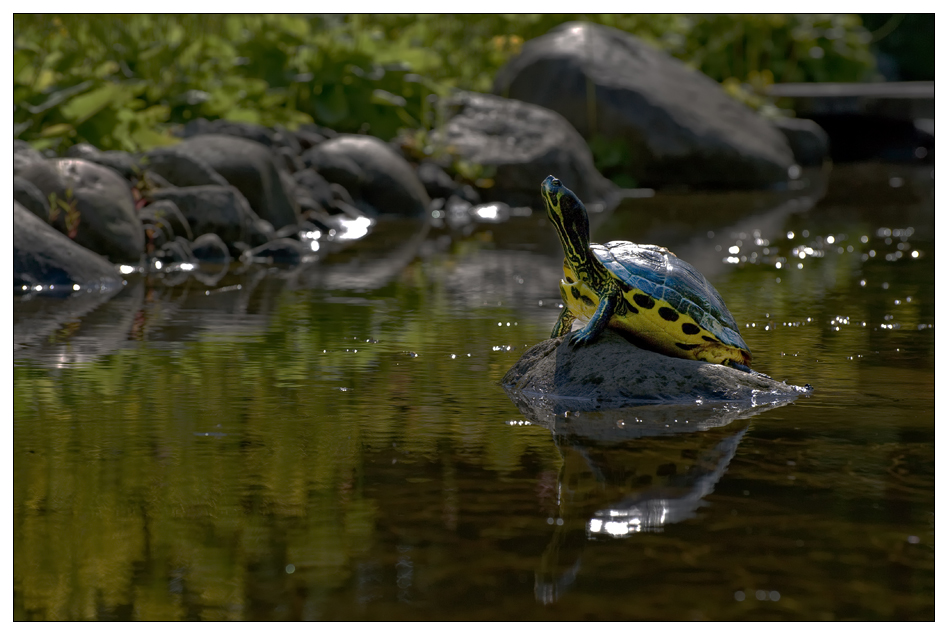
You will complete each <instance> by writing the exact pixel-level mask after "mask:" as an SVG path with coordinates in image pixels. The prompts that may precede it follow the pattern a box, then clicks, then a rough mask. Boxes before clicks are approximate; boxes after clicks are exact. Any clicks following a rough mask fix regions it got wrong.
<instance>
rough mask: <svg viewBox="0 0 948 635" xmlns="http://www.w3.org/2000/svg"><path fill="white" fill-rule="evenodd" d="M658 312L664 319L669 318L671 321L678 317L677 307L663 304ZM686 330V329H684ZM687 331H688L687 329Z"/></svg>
mask: <svg viewBox="0 0 948 635" xmlns="http://www.w3.org/2000/svg"><path fill="white" fill-rule="evenodd" d="M658 314H659V315H660V316H662V319H663V320H668V321H669V322H674V321H675V320H677V319H678V311H676V310H675V309H672V308H669V307H667V306H663V307H662V308H660V309H659V310H658ZM682 330H684V329H682ZM685 332H686V333H687V331H685Z"/></svg>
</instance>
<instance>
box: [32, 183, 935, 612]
mask: <svg viewBox="0 0 948 635" xmlns="http://www.w3.org/2000/svg"><path fill="white" fill-rule="evenodd" d="M814 178H815V177H814ZM898 179H901V181H899V180H898ZM820 197H821V198H820ZM816 198H820V200H819V202H818V203H816V204H815V206H814V205H813V204H814V202H815V200H814V199H816ZM933 201H934V195H933V182H932V180H931V173H930V170H929V169H926V170H917V169H909V168H905V167H896V166H856V167H839V168H837V169H836V170H835V171H834V172H833V175H832V179H831V181H830V183H829V186H828V189H827V190H826V191H823V190H822V189H821V187H820V186H818V185H817V186H814V187H813V188H811V189H809V190H801V191H800V192H795V193H783V194H779V193H774V194H716V195H690V196H689V195H684V194H682V195H662V196H657V197H655V198H653V199H646V200H634V201H629V202H627V203H625V204H624V205H623V207H622V208H620V209H619V210H618V211H616V212H615V213H614V214H613V215H611V216H610V217H609V218H607V219H603V220H600V219H596V220H594V236H593V237H594V239H598V240H608V239H620V238H621V239H634V240H638V241H640V242H657V243H660V244H663V245H665V246H668V247H669V248H671V249H673V250H674V251H676V253H677V254H678V255H679V256H680V257H682V258H684V259H686V260H688V261H690V262H692V263H693V264H695V265H696V266H697V267H698V268H699V269H700V270H702V271H703V272H704V273H705V274H706V275H707V276H708V277H709V279H710V280H711V281H712V282H713V283H714V284H715V286H716V287H717V289H718V290H719V291H720V292H721V294H722V296H723V297H724V298H725V300H726V301H727V303H728V306H729V308H730V309H731V312H732V313H733V314H734V315H735V317H736V318H737V320H738V322H739V324H740V325H741V330H742V334H743V336H744V339H745V340H746V341H747V343H748V345H749V346H750V348H751V350H752V351H753V352H754V366H755V368H757V369H758V370H760V371H762V372H765V373H768V374H770V375H772V376H773V377H775V378H777V379H781V380H787V381H789V382H791V383H797V384H803V383H810V384H812V385H813V386H815V388H816V390H815V391H814V393H813V394H812V396H810V397H802V398H800V399H799V400H797V401H796V402H795V403H793V404H792V405H788V406H784V407H778V408H773V409H769V410H764V409H762V410H761V411H759V412H751V413H746V412H743V413H742V412H735V411H731V410H729V409H728V408H726V407H723V406H720V405H715V406H711V405H707V404H706V405H704V406H694V407H693V408H686V409H679V410H668V409H665V410H662V409H661V408H658V409H656V408H652V409H641V410H638V411H629V412H627V413H624V414H622V418H621V419H617V418H616V417H612V418H611V419H610V418H608V417H605V418H602V417H601V418H600V419H598V420H597V419H596V418H595V417H594V416H593V415H591V414H589V413H587V414H585V415H584V414H580V415H579V416H578V417H577V416H575V413H571V416H569V417H563V416H562V415H561V416H559V417H555V418H552V419H551V421H553V422H554V425H553V427H554V428H555V429H556V430H557V432H556V434H554V433H552V432H551V430H550V429H549V428H548V427H544V426H542V425H539V422H536V421H531V420H529V419H528V418H526V417H525V416H524V415H523V414H522V413H521V412H519V411H518V410H517V408H516V407H515V406H514V405H513V403H512V402H511V400H510V399H509V398H508V397H507V395H506V394H505V393H504V391H503V389H502V388H501V387H500V385H499V381H500V379H501V377H503V374H504V373H505V372H506V370H507V369H508V368H509V367H510V366H511V365H512V364H513V363H514V361H515V360H516V359H517V358H518V357H519V356H520V355H521V354H522V352H523V351H524V350H525V349H526V348H527V347H529V346H531V345H533V344H535V343H536V342H538V341H540V340H542V339H544V338H546V337H548V335H549V331H550V329H551V327H552V325H553V323H554V321H555V320H556V316H557V313H558V310H559V309H558V307H557V303H558V292H557V287H556V284H557V281H558V278H559V275H560V272H559V268H558V267H559V259H560V255H559V254H558V246H557V243H556V239H555V236H554V235H553V231H552V228H551V227H550V226H549V224H548V221H546V220H545V218H544V216H543V215H542V214H534V215H533V216H531V217H527V218H514V219H512V220H511V221H509V222H508V223H506V224H501V225H489V224H485V225H481V226H479V227H477V228H476V229H475V230H474V231H473V232H471V233H470V235H468V236H466V237H455V238H454V239H451V238H449V237H448V235H447V233H446V232H445V231H444V230H438V229H434V230H432V231H430V232H428V233H427V234H424V233H423V231H419V229H418V228H417V227H415V226H412V225H411V224H410V223H409V224H406V223H403V224H400V225H398V226H397V227H396V226H393V227H389V228H388V229H387V230H386V231H385V232H382V231H379V230H377V231H376V232H375V233H374V234H373V236H374V237H373V236H370V237H369V238H367V239H366V241H372V242H363V243H360V244H359V245H360V246H357V247H355V248H351V249H349V250H345V251H342V252H340V253H338V254H335V255H333V256H331V257H330V258H329V259H328V260H327V261H326V262H324V263H323V264H322V265H320V266H317V267H315V268H313V269H307V270H304V271H295V272H294V271H285V270H283V271H276V270H275V271H272V272H269V273H267V272H266V271H265V270H264V269H256V270H254V271H252V272H250V273H245V274H241V275H234V274H232V273H229V274H227V275H226V276H224V277H223V278H222V279H221V280H220V281H218V282H217V283H216V284H215V285H213V286H211V287H208V286H205V285H204V284H203V283H201V282H200V281H198V280H195V279H193V278H191V279H190V280H185V281H179V283H178V284H176V285H174V286H171V285H169V284H166V283H165V282H162V280H161V279H158V278H153V279H148V280H143V279H141V278H130V279H129V285H128V287H127V288H126V290H125V291H124V292H123V294H122V295H120V296H118V297H116V298H115V299H113V300H111V301H109V302H107V303H104V304H101V305H99V306H93V305H92V304H88V303H85V304H83V302H87V301H81V302H76V303H75V304H74V305H66V306H65V307H64V306H63V305H62V304H55V303H51V302H46V301H42V300H35V299H34V300H30V301H28V302H22V301H20V300H17V301H15V302H14V305H15V311H14V322H15V329H14V343H15V347H16V350H15V353H14V369H13V373H14V429H13V458H14V482H13V483H14V490H13V500H14V508H13V510H14V512H13V513H14V523H13V534H14V542H13V546H14V570H13V574H14V593H13V606H14V617H15V618H16V619H41V620H42V619H58V620H64V619H69V620H74V619H102V620H108V619H162V620H164V619H243V620H248V619H254V620H275V619H279V620H287V619H321V620H329V619H332V620H336V619H339V620H361V619H372V620H375V619H380V620H419V619H424V620H428V619H439V620H441V619H446V620H456V619H470V620H498V619H502V620H522V619H532V620H551V619H569V620H576V619H622V620H625V619H656V620H669V619H672V620H679V619H718V620H719V619H742V620H744V619H754V620H758V619H768V620H769V619H806V620H817V619H859V620H876V619H882V620H902V619H916V620H918V619H924V620H930V619H933V618H934V582H935V575H934V572H935V558H934V548H935V534H934V519H935V515H934V512H935V501H934V491H935V486H934V474H935V450H934V438H935V431H934V416H935V397H934V384H935V362H934V358H935V332H934V323H935V272H934V260H935V242H934V202H933ZM755 231H756V233H755ZM831 237H832V238H831ZM406 245H407V246H406ZM735 248H736V249H735ZM808 249H809V251H807V250H808ZM765 250H766V251H765ZM794 250H796V251H794ZM727 258H731V259H732V262H727V261H726V259H727ZM780 258H783V259H784V260H780ZM778 262H779V263H780V268H777V263H778ZM166 282H170V281H166ZM745 325H746V326H745ZM551 416H552V415H551ZM584 417H585V418H584ZM663 422H664V425H669V424H672V427H670V428H668V429H667V430H665V429H664V425H663ZM548 423H549V422H548ZM666 432H667V433H666Z"/></svg>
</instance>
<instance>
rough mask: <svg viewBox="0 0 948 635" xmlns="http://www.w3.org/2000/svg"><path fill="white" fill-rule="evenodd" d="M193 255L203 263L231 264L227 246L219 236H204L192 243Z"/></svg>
mask: <svg viewBox="0 0 948 635" xmlns="http://www.w3.org/2000/svg"><path fill="white" fill-rule="evenodd" d="M191 254H192V255H193V256H194V257H195V258H196V259H197V260H199V261H201V262H211V263H220V264H225V263H228V262H230V252H229V250H228V249H227V245H225V244H224V241H223V240H221V238H220V236H218V235H217V234H202V235H201V236H198V237H197V238H195V239H194V242H192V243H191Z"/></svg>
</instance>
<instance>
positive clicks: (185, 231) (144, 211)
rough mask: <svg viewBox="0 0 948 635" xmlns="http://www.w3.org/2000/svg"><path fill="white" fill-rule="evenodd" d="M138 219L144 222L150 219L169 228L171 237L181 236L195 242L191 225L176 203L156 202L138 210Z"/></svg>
mask: <svg viewBox="0 0 948 635" xmlns="http://www.w3.org/2000/svg"><path fill="white" fill-rule="evenodd" d="M138 218H139V219H140V220H142V221H143V222H144V221H145V220H146V219H148V221H149V222H153V223H155V224H158V225H162V226H167V227H168V228H169V233H170V234H171V237H172V238H173V237H175V236H181V237H183V238H186V239H187V240H194V232H192V231H191V225H190V224H189V223H188V219H187V218H185V216H184V214H182V213H181V210H180V209H178V206H177V205H176V204H175V203H174V201H155V202H153V203H151V204H149V205H146V206H145V207H143V208H141V209H139V210H138Z"/></svg>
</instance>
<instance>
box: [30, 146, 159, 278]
mask: <svg viewBox="0 0 948 635" xmlns="http://www.w3.org/2000/svg"><path fill="white" fill-rule="evenodd" d="M17 176H20V177H22V178H25V179H27V180H28V181H30V182H32V183H33V184H34V185H35V186H36V187H37V188H38V189H39V190H40V192H42V194H43V196H44V197H45V198H46V199H47V200H49V196H50V195H51V194H55V195H56V198H57V200H58V201H59V204H57V205H56V206H55V209H53V208H52V207H51V208H50V212H49V213H50V216H51V218H49V223H50V224H51V225H52V226H53V227H55V228H56V229H58V230H59V231H61V232H62V233H64V234H66V235H69V236H71V237H72V238H73V240H75V241H76V242H77V243H79V244H80V245H82V246H83V247H86V248H88V249H91V250H92V251H94V252H95V253H97V254H100V255H102V256H105V257H107V258H108V259H109V260H111V261H112V262H115V263H123V262H124V263H133V262H134V263H137V262H138V261H139V260H141V256H142V250H143V249H144V247H145V234H144V232H143V231H142V227H141V223H139V221H138V216H137V215H136V214H135V202H134V200H133V199H132V194H131V190H130V188H129V185H128V183H127V182H126V181H125V180H124V179H123V178H122V177H121V176H119V175H118V174H117V173H116V172H115V171H114V170H112V169H110V168H107V167H105V166H102V165H99V164H96V163H92V162H90V161H86V160H85V159H49V160H46V161H43V162H42V163H31V164H29V165H27V166H26V167H24V168H22V169H20V170H19V171H18V172H17Z"/></svg>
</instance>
